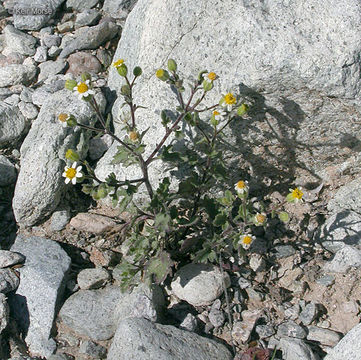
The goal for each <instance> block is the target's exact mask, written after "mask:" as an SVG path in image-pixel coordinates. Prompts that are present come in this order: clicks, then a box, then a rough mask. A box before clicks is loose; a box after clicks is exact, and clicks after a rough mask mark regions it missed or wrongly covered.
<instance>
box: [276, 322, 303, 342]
mask: <svg viewBox="0 0 361 360" xmlns="http://www.w3.org/2000/svg"><path fill="white" fill-rule="evenodd" d="M306 335H307V333H306V330H305V329H304V328H303V327H302V326H300V325H298V324H297V323H295V322H294V321H292V320H288V321H285V322H283V323H282V324H280V325H279V326H278V329H277V336H279V337H284V336H288V337H293V338H298V339H304V338H305V337H306Z"/></svg>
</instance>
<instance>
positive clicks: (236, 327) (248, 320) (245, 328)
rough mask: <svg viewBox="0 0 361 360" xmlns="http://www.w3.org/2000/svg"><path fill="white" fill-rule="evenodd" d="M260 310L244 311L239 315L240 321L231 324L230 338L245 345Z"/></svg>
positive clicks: (260, 313) (260, 312)
mask: <svg viewBox="0 0 361 360" xmlns="http://www.w3.org/2000/svg"><path fill="white" fill-rule="evenodd" d="M261 315H262V310H244V311H242V313H241V316H242V321H236V322H235V323H234V324H233V329H232V336H233V338H234V340H235V341H237V342H238V343H240V342H242V343H246V342H247V341H248V339H249V337H250V335H251V332H252V330H253V328H254V325H255V324H256V322H257V320H258V319H259V317H260V316H261Z"/></svg>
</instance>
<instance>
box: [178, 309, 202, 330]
mask: <svg viewBox="0 0 361 360" xmlns="http://www.w3.org/2000/svg"><path fill="white" fill-rule="evenodd" d="M197 326H198V321H197V318H196V317H195V316H194V315H192V314H191V313H189V314H187V316H186V317H185V318H184V319H183V321H182V322H181V323H180V324H179V328H180V329H184V330H188V331H192V332H193V331H196V329H197Z"/></svg>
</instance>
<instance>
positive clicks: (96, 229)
mask: <svg viewBox="0 0 361 360" xmlns="http://www.w3.org/2000/svg"><path fill="white" fill-rule="evenodd" d="M70 225H71V226H72V227H73V228H75V229H77V230H79V231H87V232H89V233H93V234H101V233H103V232H105V231H108V230H110V229H111V228H113V227H114V226H115V225H116V222H115V221H114V220H112V219H110V218H108V217H106V216H102V215H98V214H91V213H79V214H77V215H76V216H74V217H73V218H72V219H71V220H70Z"/></svg>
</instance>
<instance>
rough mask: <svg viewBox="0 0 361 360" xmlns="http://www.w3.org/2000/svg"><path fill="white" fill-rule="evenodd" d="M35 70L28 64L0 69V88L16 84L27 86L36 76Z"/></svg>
mask: <svg viewBox="0 0 361 360" xmlns="http://www.w3.org/2000/svg"><path fill="white" fill-rule="evenodd" d="M36 72H37V69H36V67H35V66H34V65H30V64H25V63H24V64H22V65H21V64H10V65H7V66H3V67H0V87H6V86H13V85H18V84H23V85H29V84H30V83H31V82H32V80H34V78H35V76H36Z"/></svg>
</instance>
